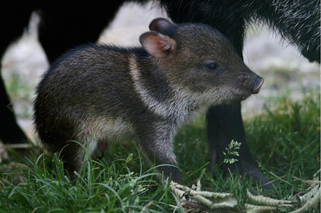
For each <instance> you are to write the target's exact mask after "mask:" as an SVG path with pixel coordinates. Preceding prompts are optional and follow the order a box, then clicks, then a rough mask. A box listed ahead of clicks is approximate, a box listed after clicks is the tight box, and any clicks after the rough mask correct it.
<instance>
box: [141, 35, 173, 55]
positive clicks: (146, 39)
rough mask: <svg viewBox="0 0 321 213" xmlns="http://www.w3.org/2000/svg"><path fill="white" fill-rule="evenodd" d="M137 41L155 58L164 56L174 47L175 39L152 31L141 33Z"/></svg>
mask: <svg viewBox="0 0 321 213" xmlns="http://www.w3.org/2000/svg"><path fill="white" fill-rule="evenodd" d="M139 41H140V43H141V44H142V46H143V47H144V49H145V50H146V51H147V52H148V53H149V54H151V55H152V56H154V57H156V58H161V57H165V56H167V55H169V54H170V53H172V52H173V51H174V50H175V48H176V42H175V40H173V39H171V38H170V37H168V36H166V35H162V34H160V33H158V32H154V31H150V32H146V33H144V34H142V35H141V36H140V37H139Z"/></svg>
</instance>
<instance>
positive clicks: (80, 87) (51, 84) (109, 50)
mask: <svg viewBox="0 0 321 213" xmlns="http://www.w3.org/2000/svg"><path fill="white" fill-rule="evenodd" d="M149 28H150V30H151V31H149V32H146V33H144V34H142V35H141V36H140V38H139V40H140V43H141V44H142V48H121V47H115V46H108V45H100V44H97V45H96V44H88V45H83V46H79V47H77V48H75V49H73V50H71V51H69V52H67V53H66V54H64V55H63V56H61V57H60V58H59V59H58V60H56V61H55V62H54V63H53V65H52V66H51V67H50V69H49V70H48V71H47V72H46V73H45V75H44V77H43V79H42V81H41V82H40V84H39V86H38V88H37V98H36V100H35V106H34V109H35V114H34V119H35V125H36V130H37V132H38V134H39V137H40V139H41V141H42V143H43V145H44V146H45V148H47V149H49V150H51V151H53V152H58V151H61V150H62V151H61V157H62V159H63V161H64V164H65V169H67V171H69V173H70V174H71V175H72V174H73V171H77V170H79V168H80V165H81V163H82V161H83V160H84V157H85V151H84V149H83V148H82V147H81V146H80V145H79V144H77V143H74V142H73V141H78V142H79V143H81V144H83V145H84V146H85V147H88V149H89V152H90V153H93V152H94V150H95V149H96V148H97V145H98V144H100V143H107V142H109V141H112V140H113V139H115V138H117V137H120V136H123V135H128V134H129V135H133V136H135V137H136V140H137V142H138V144H139V147H140V148H141V150H142V152H143V153H144V155H145V157H146V158H147V161H149V162H156V164H157V165H161V164H170V165H174V166H169V165H167V166H160V167H158V172H163V173H164V176H165V177H168V176H170V174H171V175H172V180H173V181H176V182H179V181H181V179H182V176H181V173H180V171H179V169H178V168H177V166H176V165H177V162H176V160H175V154H174V152H173V138H174V136H175V134H176V132H177V130H178V129H179V127H180V126H182V125H183V124H185V123H186V122H187V121H188V120H189V119H190V118H192V117H194V116H195V115H197V114H199V112H202V110H206V108H207V107H209V106H210V105H213V104H214V105H215V104H223V103H224V104H228V103H233V102H234V101H241V100H244V99H246V98H247V97H248V96H250V95H251V94H256V93H258V92H259V90H260V88H261V86H262V84H263V79H262V78H261V77H260V76H258V75H256V74H255V73H254V72H252V71H251V70H250V69H249V68H248V67H247V66H246V65H245V64H244V63H243V62H242V60H241V59H240V57H239V56H238V55H237V54H236V52H235V51H234V49H233V47H232V46H231V44H230V43H229V41H228V40H227V39H226V38H225V37H224V36H223V35H222V34H221V33H220V32H218V31H217V30H215V29H213V28H211V27H210V26H207V25H204V24H194V23H185V24H174V23H171V22H170V21H168V20H166V19H163V18H158V19H155V20H153V21H152V22H151V24H150V26H149Z"/></svg>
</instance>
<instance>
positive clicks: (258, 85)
mask: <svg viewBox="0 0 321 213" xmlns="http://www.w3.org/2000/svg"><path fill="white" fill-rule="evenodd" d="M263 83H264V79H263V78H261V77H260V76H258V77H257V78H256V79H255V84H254V88H253V94H258V93H259V92H260V89H261V87H262V85H263Z"/></svg>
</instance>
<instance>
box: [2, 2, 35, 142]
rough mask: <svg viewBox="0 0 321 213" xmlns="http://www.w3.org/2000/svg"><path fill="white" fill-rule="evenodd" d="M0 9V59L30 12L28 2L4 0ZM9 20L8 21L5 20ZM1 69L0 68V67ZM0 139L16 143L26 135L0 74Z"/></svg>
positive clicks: (15, 37)
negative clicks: (17, 119) (18, 121)
mask: <svg viewBox="0 0 321 213" xmlns="http://www.w3.org/2000/svg"><path fill="white" fill-rule="evenodd" d="M2 8H4V9H2V10H1V14H0V16H1V20H2V21H1V29H2V30H1V31H2V33H1V42H0V56H1V59H2V57H3V55H4V53H5V51H6V49H7V48H8V46H9V45H10V43H11V42H13V41H14V40H15V39H17V38H18V37H20V36H21V35H22V33H23V30H24V28H25V27H27V25H28V22H29V17H30V14H31V12H32V4H31V3H30V2H26V3H25V4H24V3H21V4H20V3H19V4H17V3H16V2H12V1H7V0H6V1H4V2H3V4H2ZM5 20H10V21H5ZM0 69H1V68H0ZM0 74H1V70H0ZM0 140H1V141H2V142H3V143H5V144H17V143H25V142H27V141H28V140H27V137H26V135H25V134H24V132H23V131H22V130H21V128H20V127H19V125H18V124H17V121H16V117H15V114H14V111H13V106H12V103H11V101H10V98H9V96H8V94H7V91H6V88H5V85H4V81H3V78H2V77H1V76H0Z"/></svg>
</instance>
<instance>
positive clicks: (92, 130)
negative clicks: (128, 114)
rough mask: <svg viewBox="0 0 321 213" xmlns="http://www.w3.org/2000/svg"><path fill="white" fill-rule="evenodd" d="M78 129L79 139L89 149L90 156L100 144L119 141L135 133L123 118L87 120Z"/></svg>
mask: <svg viewBox="0 0 321 213" xmlns="http://www.w3.org/2000/svg"><path fill="white" fill-rule="evenodd" d="M78 128H79V130H78V132H79V135H78V136H77V139H78V140H79V141H81V142H83V144H84V145H85V147H88V150H89V153H90V154H92V153H93V151H94V150H95V149H96V147H97V144H98V142H101V141H103V142H105V141H106V140H117V139H119V138H121V137H124V136H126V135H128V134H132V132H133V128H132V126H131V125H130V124H129V123H127V122H125V121H124V120H122V119H121V118H117V119H110V120H108V119H107V118H97V119H85V120H84V121H83V122H82V123H80V124H79V126H78Z"/></svg>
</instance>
